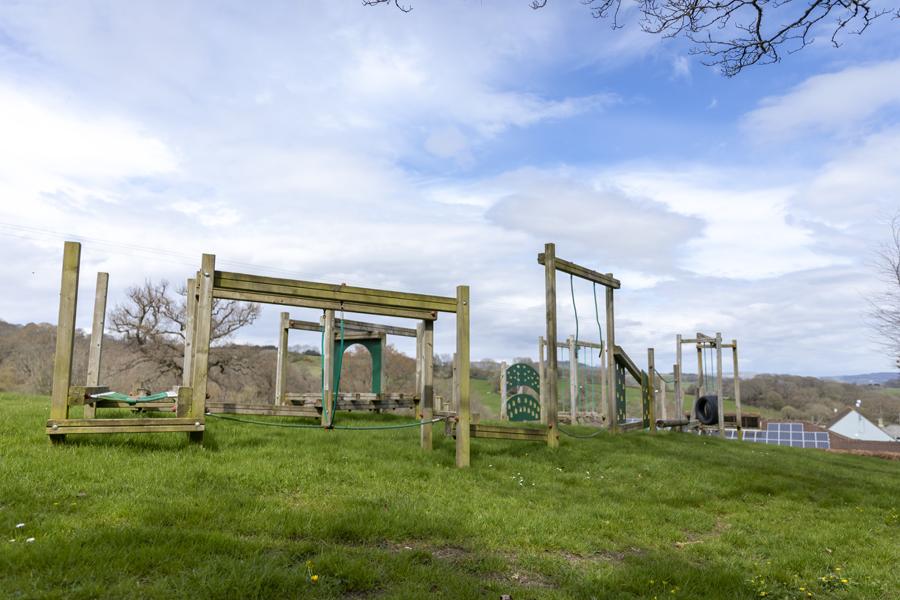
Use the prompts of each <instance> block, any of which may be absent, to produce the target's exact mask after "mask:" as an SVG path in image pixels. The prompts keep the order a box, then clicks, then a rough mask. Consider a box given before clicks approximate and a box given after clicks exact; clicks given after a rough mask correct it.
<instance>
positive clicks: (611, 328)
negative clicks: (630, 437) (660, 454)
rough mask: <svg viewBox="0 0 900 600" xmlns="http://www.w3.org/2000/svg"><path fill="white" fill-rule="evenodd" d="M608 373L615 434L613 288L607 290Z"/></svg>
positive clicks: (608, 408) (609, 411)
mask: <svg viewBox="0 0 900 600" xmlns="http://www.w3.org/2000/svg"><path fill="white" fill-rule="evenodd" d="M606 373H607V387H608V391H607V394H606V401H607V403H608V404H607V405H606V412H607V414H608V415H609V430H610V431H613V432H615V431H618V430H619V419H618V417H617V416H616V320H615V313H614V307H613V289H612V288H611V287H607V288H606Z"/></svg>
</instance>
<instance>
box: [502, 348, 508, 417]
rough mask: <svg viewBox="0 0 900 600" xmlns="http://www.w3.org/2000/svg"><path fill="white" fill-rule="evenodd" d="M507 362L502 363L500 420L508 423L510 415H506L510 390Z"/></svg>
mask: <svg viewBox="0 0 900 600" xmlns="http://www.w3.org/2000/svg"><path fill="white" fill-rule="evenodd" d="M506 368H507V367H506V361H501V362H500V420H501V421H506V420H508V419H509V415H508V414H507V413H506V399H507V398H506V396H507V394H508V390H507V389H506Z"/></svg>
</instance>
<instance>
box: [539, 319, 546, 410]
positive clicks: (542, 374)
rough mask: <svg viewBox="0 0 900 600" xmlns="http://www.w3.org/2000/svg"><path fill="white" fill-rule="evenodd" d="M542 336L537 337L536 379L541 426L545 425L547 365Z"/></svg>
mask: <svg viewBox="0 0 900 600" xmlns="http://www.w3.org/2000/svg"><path fill="white" fill-rule="evenodd" d="M544 344H545V342H544V336H539V337H538V379H539V380H540V388H541V389H540V390H538V396H540V398H538V400H539V402H540V405H541V424H542V425H546V424H547V363H546V360H547V359H546V356H545V355H544Z"/></svg>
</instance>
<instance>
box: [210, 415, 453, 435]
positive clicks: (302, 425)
mask: <svg viewBox="0 0 900 600" xmlns="http://www.w3.org/2000/svg"><path fill="white" fill-rule="evenodd" d="M206 416H207V417H213V418H215V419H223V420H226V421H234V422H235V423H244V424H246V425H263V426H265V427H286V428H290V429H343V430H345V431H383V430H387V429H407V428H410V427H422V426H423V425H430V424H433V423H437V422H438V421H443V420H444V419H446V417H435V418H434V419H431V420H428V421H416V422H415V423H402V424H399V425H371V426H365V427H363V426H355V425H333V426H331V427H323V426H322V425H313V424H311V423H278V422H276V421H255V420H253V419H238V418H236V417H232V416H230V415H221V414H218V415H217V414H215V413H206Z"/></svg>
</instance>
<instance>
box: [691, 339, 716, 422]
mask: <svg viewBox="0 0 900 600" xmlns="http://www.w3.org/2000/svg"><path fill="white" fill-rule="evenodd" d="M709 354H710V356H709V358H708V359H707V360H705V361H704V365H703V371H704V373H703V380H704V381H713V378H712V364H711V362H712V351H710V352H709ZM707 368H709V373H707V372H706V371H707ZM719 393H721V390H716V393H715V394H704V395H702V396H700V397H699V398H697V401H696V402H694V414H695V415H697V420H698V421H700V423H702V424H703V425H716V424H717V423H718V422H719Z"/></svg>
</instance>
